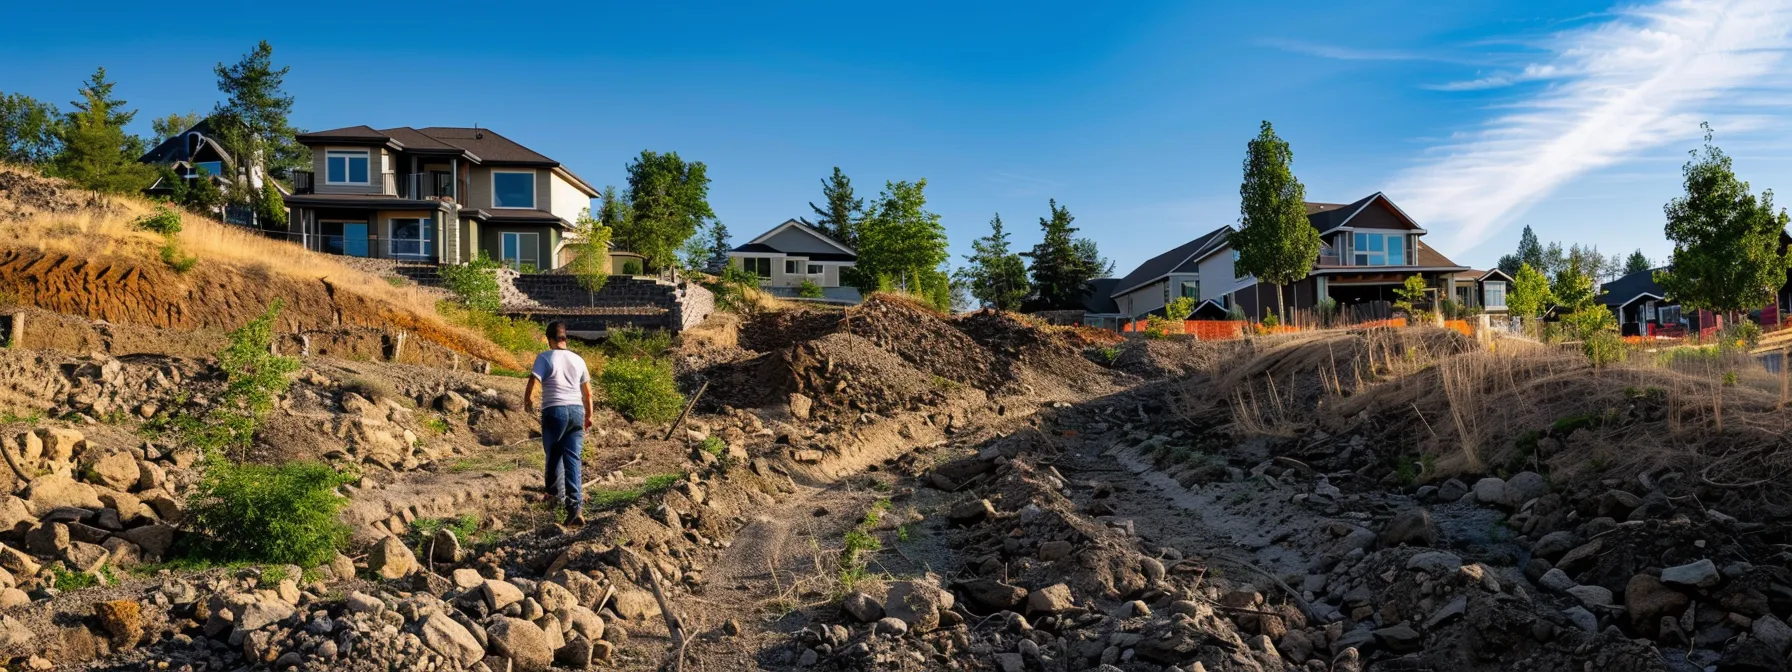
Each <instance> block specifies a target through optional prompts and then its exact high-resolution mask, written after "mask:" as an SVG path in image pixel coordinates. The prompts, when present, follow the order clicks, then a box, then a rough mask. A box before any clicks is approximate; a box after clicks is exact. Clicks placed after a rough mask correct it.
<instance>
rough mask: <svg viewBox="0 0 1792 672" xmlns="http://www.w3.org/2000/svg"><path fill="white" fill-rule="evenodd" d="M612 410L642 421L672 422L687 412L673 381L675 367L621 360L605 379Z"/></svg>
mask: <svg viewBox="0 0 1792 672" xmlns="http://www.w3.org/2000/svg"><path fill="white" fill-rule="evenodd" d="M601 382H602V383H603V387H604V396H605V397H606V398H607V399H608V400H609V403H610V407H611V408H614V409H616V411H617V412H619V413H622V414H623V415H625V416H628V418H629V419H631V420H638V421H641V422H655V423H658V422H670V421H671V420H672V419H673V418H676V417H678V412H679V411H681V410H683V409H684V395H681V394H679V393H678V386H677V385H674V384H673V382H672V364H671V363H670V362H659V361H654V360H651V359H633V358H629V357H617V358H615V359H611V360H610V361H609V363H607V364H605V365H604V373H603V376H602V377H601Z"/></svg>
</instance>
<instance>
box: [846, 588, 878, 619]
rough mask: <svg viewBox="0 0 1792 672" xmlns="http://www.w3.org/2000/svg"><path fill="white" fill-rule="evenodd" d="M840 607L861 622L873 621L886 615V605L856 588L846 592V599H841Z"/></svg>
mask: <svg viewBox="0 0 1792 672" xmlns="http://www.w3.org/2000/svg"><path fill="white" fill-rule="evenodd" d="M840 608H841V609H844V610H845V611H846V613H848V614H852V617H853V618H856V619H858V621H859V622H860V623H872V622H875V621H877V619H880V618H883V617H884V605H881V604H878V603H877V600H874V599H872V598H871V596H870V595H866V594H864V593H861V592H859V591H856V590H855V591H852V592H850V593H847V594H846V599H844V600H841V601H840Z"/></svg>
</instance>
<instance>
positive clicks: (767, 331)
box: [739, 308, 843, 352]
mask: <svg viewBox="0 0 1792 672" xmlns="http://www.w3.org/2000/svg"><path fill="white" fill-rule="evenodd" d="M842 317H843V314H842V313H841V312H840V311H838V310H825V309H820V308H797V309H791V310H780V311H765V312H760V313H755V314H753V315H752V316H751V317H748V318H747V320H746V325H745V326H744V327H742V328H741V330H740V337H739V341H740V347H743V348H746V349H748V350H752V351H754V352H772V351H774V350H777V349H779V348H787V347H790V345H791V344H793V343H802V342H805V341H813V340H815V339H817V338H821V337H822V336H826V335H828V334H832V333H834V332H837V331H840V328H841V327H840V320H841V318H842Z"/></svg>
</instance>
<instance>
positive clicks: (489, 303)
mask: <svg viewBox="0 0 1792 672" xmlns="http://www.w3.org/2000/svg"><path fill="white" fill-rule="evenodd" d="M497 270H498V262H496V261H492V258H491V257H489V256H487V255H485V254H483V253H481V254H480V255H479V256H478V257H475V258H474V259H473V260H472V261H469V262H467V263H464V264H460V265H458V266H443V267H442V268H441V270H440V271H438V273H440V274H441V276H442V282H443V284H446V285H447V286H448V291H450V292H454V297H455V299H457V300H458V301H460V304H461V305H462V306H466V307H467V308H470V309H472V310H477V311H485V312H488V313H496V312H498V309H499V308H501V307H503V304H502V301H501V298H502V297H501V296H500V295H499V293H498V276H497Z"/></svg>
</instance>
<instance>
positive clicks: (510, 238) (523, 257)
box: [498, 231, 541, 272]
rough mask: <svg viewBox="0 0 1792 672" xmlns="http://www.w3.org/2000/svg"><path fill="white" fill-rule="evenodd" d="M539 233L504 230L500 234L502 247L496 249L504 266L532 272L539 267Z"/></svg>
mask: <svg viewBox="0 0 1792 672" xmlns="http://www.w3.org/2000/svg"><path fill="white" fill-rule="evenodd" d="M540 238H541V234H539V233H516V232H511V231H506V232H504V233H502V234H500V239H501V241H502V249H500V250H499V251H498V256H499V260H500V261H502V262H503V263H504V265H505V266H508V267H510V268H513V269H516V270H518V271H523V272H534V271H536V270H539V269H540V268H541V257H540V254H539V250H540V249H541V247H540V245H539V244H538V243H537V241H538V240H540Z"/></svg>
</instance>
